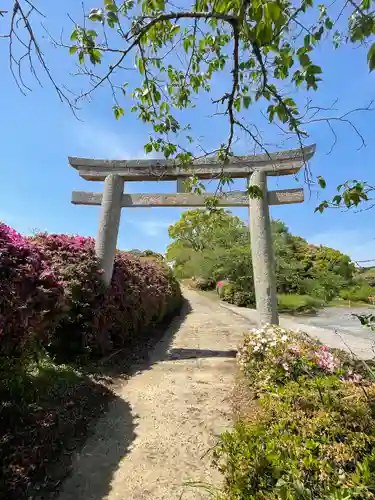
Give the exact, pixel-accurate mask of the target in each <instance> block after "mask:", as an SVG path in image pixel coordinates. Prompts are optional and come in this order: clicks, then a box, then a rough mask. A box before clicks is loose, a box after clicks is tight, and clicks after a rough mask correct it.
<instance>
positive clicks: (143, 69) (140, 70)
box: [138, 57, 145, 75]
mask: <svg viewBox="0 0 375 500" xmlns="http://www.w3.org/2000/svg"><path fill="white" fill-rule="evenodd" d="M138 69H139V72H140V73H141V75H143V74H144V72H145V66H144V64H143V59H142V58H141V57H140V58H139V59H138Z"/></svg>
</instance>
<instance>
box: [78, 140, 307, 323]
mask: <svg viewBox="0 0 375 500" xmlns="http://www.w3.org/2000/svg"><path fill="white" fill-rule="evenodd" d="M314 153H315V145H311V146H308V147H305V148H300V149H295V150H288V151H281V152H277V153H271V154H261V155H249V156H241V157H233V158H231V160H230V162H229V163H228V164H226V165H224V166H223V165H220V163H219V161H218V160H217V158H214V157H207V158H204V159H203V160H196V161H194V162H193V163H192V164H191V165H189V166H187V167H186V166H181V165H178V164H177V163H176V162H175V161H174V160H159V159H151V160H130V161H125V160H111V161H109V160H95V159H88V158H72V157H69V164H70V165H71V166H72V167H74V168H75V169H77V170H78V173H79V175H80V176H81V177H82V178H84V179H86V180H89V181H103V180H104V193H103V194H102V193H87V192H82V191H78V192H77V191H73V195H72V203H74V204H76V205H100V206H101V207H102V210H101V216H100V222H99V231H98V237H97V239H96V247H95V248H96V253H97V255H98V258H99V259H100V262H101V265H102V267H103V271H104V272H103V275H102V276H103V280H104V282H105V284H106V285H109V284H110V282H111V279H112V272H113V263H114V256H115V251H116V245H117V236H118V230H119V224H120V217H121V208H122V207H129V208H130V207H132V208H140V207H186V208H188V207H201V206H205V203H206V201H207V199H208V198H210V197H212V196H214V195H213V194H211V193H206V194H204V195H199V194H193V193H188V192H186V189H185V186H184V184H185V180H186V178H187V177H189V176H192V175H194V176H196V177H198V178H199V179H218V178H219V176H220V175H222V174H224V175H228V176H229V177H232V178H246V179H248V180H249V184H250V185H251V186H258V187H259V188H260V190H261V192H262V193H263V196H262V198H249V195H248V194H247V193H246V192H238V191H234V192H229V193H226V194H225V195H223V196H220V197H219V199H218V205H219V206H223V207H236V206H237V207H239V206H248V207H249V214H250V236H251V250H252V260H253V274H254V286H255V295H256V304H257V310H258V313H259V319H260V322H261V323H272V324H278V313H277V299H276V285H275V276H274V269H273V251H272V240H271V224H270V216H269V205H284V204H290V203H302V202H303V201H304V195H303V189H283V190H276V191H268V190H267V176H268V175H271V176H275V175H290V174H296V173H297V172H298V171H299V170H300V169H301V168H302V167H304V166H306V165H307V162H308V161H309V160H310V159H311V158H312V157H313V155H314ZM170 180H176V181H177V193H174V194H125V193H124V182H125V181H170Z"/></svg>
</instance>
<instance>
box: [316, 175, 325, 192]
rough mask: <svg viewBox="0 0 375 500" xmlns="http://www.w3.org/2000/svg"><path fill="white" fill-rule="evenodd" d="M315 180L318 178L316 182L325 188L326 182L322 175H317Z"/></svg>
mask: <svg viewBox="0 0 375 500" xmlns="http://www.w3.org/2000/svg"><path fill="white" fill-rule="evenodd" d="M317 180H318V184H319V186H320V187H321V188H322V189H325V188H326V186H327V183H326V181H325V179H323V177H322V176H321V175H319V176H318V178H317Z"/></svg>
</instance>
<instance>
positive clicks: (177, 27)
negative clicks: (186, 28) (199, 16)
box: [169, 24, 181, 36]
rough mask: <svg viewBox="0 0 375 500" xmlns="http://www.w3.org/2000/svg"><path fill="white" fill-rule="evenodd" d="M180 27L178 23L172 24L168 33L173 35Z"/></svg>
mask: <svg viewBox="0 0 375 500" xmlns="http://www.w3.org/2000/svg"><path fill="white" fill-rule="evenodd" d="M180 29H181V26H179V25H178V24H174V25H173V26H172V28H171V31H170V32H169V34H170V35H171V36H174V35H176V34H177V33H178V32H179V31H180Z"/></svg>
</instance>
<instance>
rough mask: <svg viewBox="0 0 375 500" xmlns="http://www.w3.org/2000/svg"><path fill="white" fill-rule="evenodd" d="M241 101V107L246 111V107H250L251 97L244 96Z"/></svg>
mask: <svg viewBox="0 0 375 500" xmlns="http://www.w3.org/2000/svg"><path fill="white" fill-rule="evenodd" d="M242 101H243V105H244V107H245V108H246V109H248V107H249V106H250V104H251V97H250V96H249V95H244V96H243V98H242Z"/></svg>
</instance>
